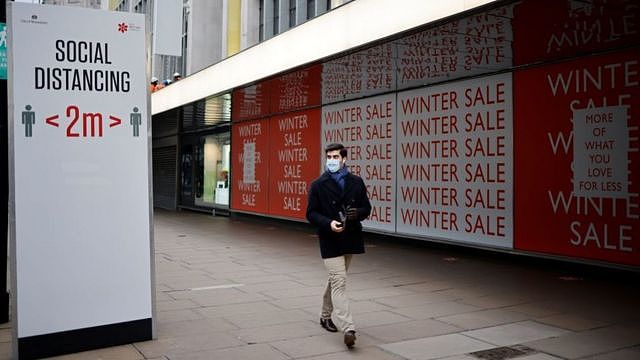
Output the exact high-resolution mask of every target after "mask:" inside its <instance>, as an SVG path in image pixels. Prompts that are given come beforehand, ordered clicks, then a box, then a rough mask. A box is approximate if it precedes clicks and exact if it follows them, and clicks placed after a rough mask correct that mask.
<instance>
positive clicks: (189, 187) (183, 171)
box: [180, 141, 197, 207]
mask: <svg viewBox="0 0 640 360" xmlns="http://www.w3.org/2000/svg"><path fill="white" fill-rule="evenodd" d="M196 149H197V146H196V145H195V144H193V143H192V142H188V141H184V142H183V144H182V146H181V147H180V150H181V151H180V206H182V207H193V206H194V199H195V189H196V188H197V187H196V186H195V185H196V180H195V177H196V176H195V175H196V174H195V159H196V157H195V156H196V154H195V152H196Z"/></svg>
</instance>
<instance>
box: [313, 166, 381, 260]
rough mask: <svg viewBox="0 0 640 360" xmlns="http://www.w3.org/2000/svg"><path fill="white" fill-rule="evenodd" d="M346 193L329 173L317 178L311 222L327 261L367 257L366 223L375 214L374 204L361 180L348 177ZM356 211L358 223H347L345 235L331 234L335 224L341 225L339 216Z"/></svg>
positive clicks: (343, 232) (351, 175) (352, 176)
mask: <svg viewBox="0 0 640 360" xmlns="http://www.w3.org/2000/svg"><path fill="white" fill-rule="evenodd" d="M344 180H345V185H344V191H343V190H342V189H341V188H340V186H339V185H338V184H337V183H336V181H335V180H333V179H332V178H331V175H329V172H326V171H325V173H324V174H322V175H321V176H320V177H319V178H317V179H316V180H315V181H314V182H313V183H311V187H310V189H309V202H308V205H307V220H309V222H310V223H311V224H313V225H315V226H316V227H317V228H318V238H319V240H320V255H321V256H322V258H323V259H327V258H332V257H336V256H341V255H345V254H362V253H364V240H363V239H362V224H361V223H360V222H361V221H362V220H364V219H366V218H367V217H368V216H369V214H370V213H371V203H370V202H369V198H368V197H367V188H366V186H365V185H364V181H362V178H360V177H359V176H356V175H353V174H351V173H347V175H346V176H345V178H344ZM348 207H355V208H356V209H357V210H358V219H357V220H347V222H346V224H345V229H344V231H342V232H339V233H337V232H334V231H333V230H331V220H337V221H340V215H339V212H340V211H342V212H343V213H344V212H345V210H346V208H348Z"/></svg>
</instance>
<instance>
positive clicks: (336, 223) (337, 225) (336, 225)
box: [331, 220, 344, 233]
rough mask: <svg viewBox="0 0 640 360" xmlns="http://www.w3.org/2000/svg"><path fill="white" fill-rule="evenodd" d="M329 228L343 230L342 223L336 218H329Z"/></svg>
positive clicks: (334, 230)
mask: <svg viewBox="0 0 640 360" xmlns="http://www.w3.org/2000/svg"><path fill="white" fill-rule="evenodd" d="M331 230H332V231H333V232H337V233H340V232H343V231H344V224H343V223H341V222H339V221H336V220H331Z"/></svg>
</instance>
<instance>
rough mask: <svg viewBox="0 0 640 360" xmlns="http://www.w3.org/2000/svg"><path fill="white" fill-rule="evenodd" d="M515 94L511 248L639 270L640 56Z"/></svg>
mask: <svg viewBox="0 0 640 360" xmlns="http://www.w3.org/2000/svg"><path fill="white" fill-rule="evenodd" d="M514 86H515V99H514V104H515V116H514V119H515V125H514V128H515V141H514V144H515V164H516V165H515V230H516V237H515V247H516V248H517V249H520V250H527V251H534V252H542V253H550V254H557V255H564V256H569V257H577V258H585V259H593V260H602V261H606V262H612V263H620V264H631V265H640V221H639V218H640V197H639V195H638V194H639V193H640V167H639V165H640V159H639V157H640V156H639V152H638V148H639V147H640V143H639V141H638V137H640V130H639V127H640V50H637V49H635V50H631V51H628V52H625V53H618V54H611V55H606V56H598V57H591V58H582V59H580V60H577V61H572V62H565V63H560V64H555V65H551V66H545V67H540V68H535V69H532V70H526V71H521V72H517V73H516V74H515V77H514Z"/></svg>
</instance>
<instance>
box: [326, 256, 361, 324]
mask: <svg viewBox="0 0 640 360" xmlns="http://www.w3.org/2000/svg"><path fill="white" fill-rule="evenodd" d="M351 257H352V255H351V254H347V255H343V256H338V257H334V258H329V259H324V267H325V268H326V269H327V272H328V273H329V281H328V282H327V287H326V289H325V291H324V297H323V299H322V313H320V317H322V318H323V319H330V318H331V314H332V313H333V315H334V316H333V321H334V323H335V324H336V326H337V327H338V329H339V330H341V331H342V332H346V331H349V330H354V331H355V328H354V326H353V317H352V316H351V309H350V308H349V299H348V298H347V295H346V294H345V291H346V289H347V270H348V269H349V264H350V263H351Z"/></svg>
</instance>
